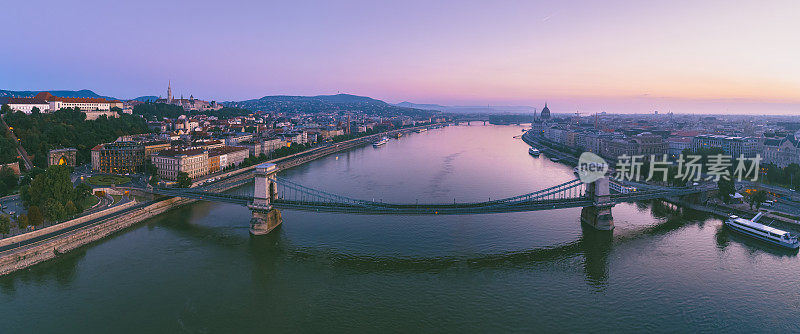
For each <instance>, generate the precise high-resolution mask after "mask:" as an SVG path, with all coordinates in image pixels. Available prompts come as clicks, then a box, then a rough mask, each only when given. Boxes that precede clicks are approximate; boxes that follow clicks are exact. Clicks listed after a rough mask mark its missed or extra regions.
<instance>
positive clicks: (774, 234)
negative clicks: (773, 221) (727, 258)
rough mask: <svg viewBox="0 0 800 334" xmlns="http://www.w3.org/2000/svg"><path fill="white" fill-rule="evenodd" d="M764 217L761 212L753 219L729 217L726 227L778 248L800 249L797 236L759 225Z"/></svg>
mask: <svg viewBox="0 0 800 334" xmlns="http://www.w3.org/2000/svg"><path fill="white" fill-rule="evenodd" d="M763 215H764V213H763V212H759V213H758V214H757V215H756V216H755V217H753V219H744V218H741V217H739V216H736V215H731V216H730V217H728V220H726V221H725V226H728V227H729V228H731V229H732V230H734V231H736V232H739V233H741V234H744V235H748V236H751V237H754V238H757V239H761V240H764V241H767V242H771V243H773V244H776V245H778V246H782V247H786V248H792V249H797V248H798V247H800V242H799V241H798V240H797V235H794V234H792V233H789V232H786V231H783V230H779V229H777V228H774V227H771V226H767V225H764V224H760V223H757V221H758V219H759V218H761V216H763Z"/></svg>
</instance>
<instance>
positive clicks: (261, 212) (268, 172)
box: [247, 163, 283, 235]
mask: <svg viewBox="0 0 800 334" xmlns="http://www.w3.org/2000/svg"><path fill="white" fill-rule="evenodd" d="M277 172H278V166H277V165H275V164H272V163H263V164H260V165H258V166H256V169H255V185H254V188H253V202H252V203H250V204H249V205H248V206H247V207H248V208H249V209H250V212H251V213H252V218H250V234H252V235H264V234H267V233H269V232H271V231H272V230H274V229H275V228H276V227H278V226H280V225H281V223H283V218H282V217H281V212H280V211H279V210H278V209H275V208H273V207H272V204H271V201H272V200H273V199H274V198H275V193H276V190H275V173H277Z"/></svg>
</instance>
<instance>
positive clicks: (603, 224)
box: [581, 177, 614, 231]
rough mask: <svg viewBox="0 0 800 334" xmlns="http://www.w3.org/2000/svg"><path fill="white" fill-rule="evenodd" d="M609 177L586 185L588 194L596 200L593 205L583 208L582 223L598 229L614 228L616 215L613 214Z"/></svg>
mask: <svg viewBox="0 0 800 334" xmlns="http://www.w3.org/2000/svg"><path fill="white" fill-rule="evenodd" d="M608 182H609V181H608V177H603V178H600V179H598V180H597V181H594V182H592V183H589V184H587V185H586V195H587V196H589V198H592V199H593V200H594V203H593V205H592V206H587V207H585V208H583V209H582V210H581V223H584V224H586V225H589V226H591V227H593V228H595V229H596V230H601V231H611V230H613V229H614V217H613V216H612V215H611V207H613V206H614V202H613V201H611V191H610V189H609V184H608Z"/></svg>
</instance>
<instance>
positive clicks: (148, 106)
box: [133, 102, 253, 119]
mask: <svg viewBox="0 0 800 334" xmlns="http://www.w3.org/2000/svg"><path fill="white" fill-rule="evenodd" d="M252 113H253V112H252V111H250V110H247V109H241V108H231V107H223V108H222V109H220V110H216V111H214V110H207V111H185V110H183V108H182V107H180V106H177V105H174V104H166V103H151V102H147V103H143V104H140V105H137V106H135V107H133V114H134V115H142V116H144V117H146V118H148V119H152V118H155V119H161V118H164V117H166V118H173V119H174V118H178V117H179V116H181V115H186V116H189V117H191V116H192V115H208V116H216V117H218V118H221V119H223V118H232V117H236V116H245V115H249V114H252Z"/></svg>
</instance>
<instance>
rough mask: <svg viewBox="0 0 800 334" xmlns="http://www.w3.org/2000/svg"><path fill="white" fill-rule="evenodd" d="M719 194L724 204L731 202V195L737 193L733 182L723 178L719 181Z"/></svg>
mask: <svg viewBox="0 0 800 334" xmlns="http://www.w3.org/2000/svg"><path fill="white" fill-rule="evenodd" d="M717 192H718V193H719V197H720V198H721V199H722V201H723V202H725V203H729V202H730V201H731V195H733V194H735V193H736V187H735V186H734V184H733V181H731V180H725V179H724V178H721V179H719V181H717Z"/></svg>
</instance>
